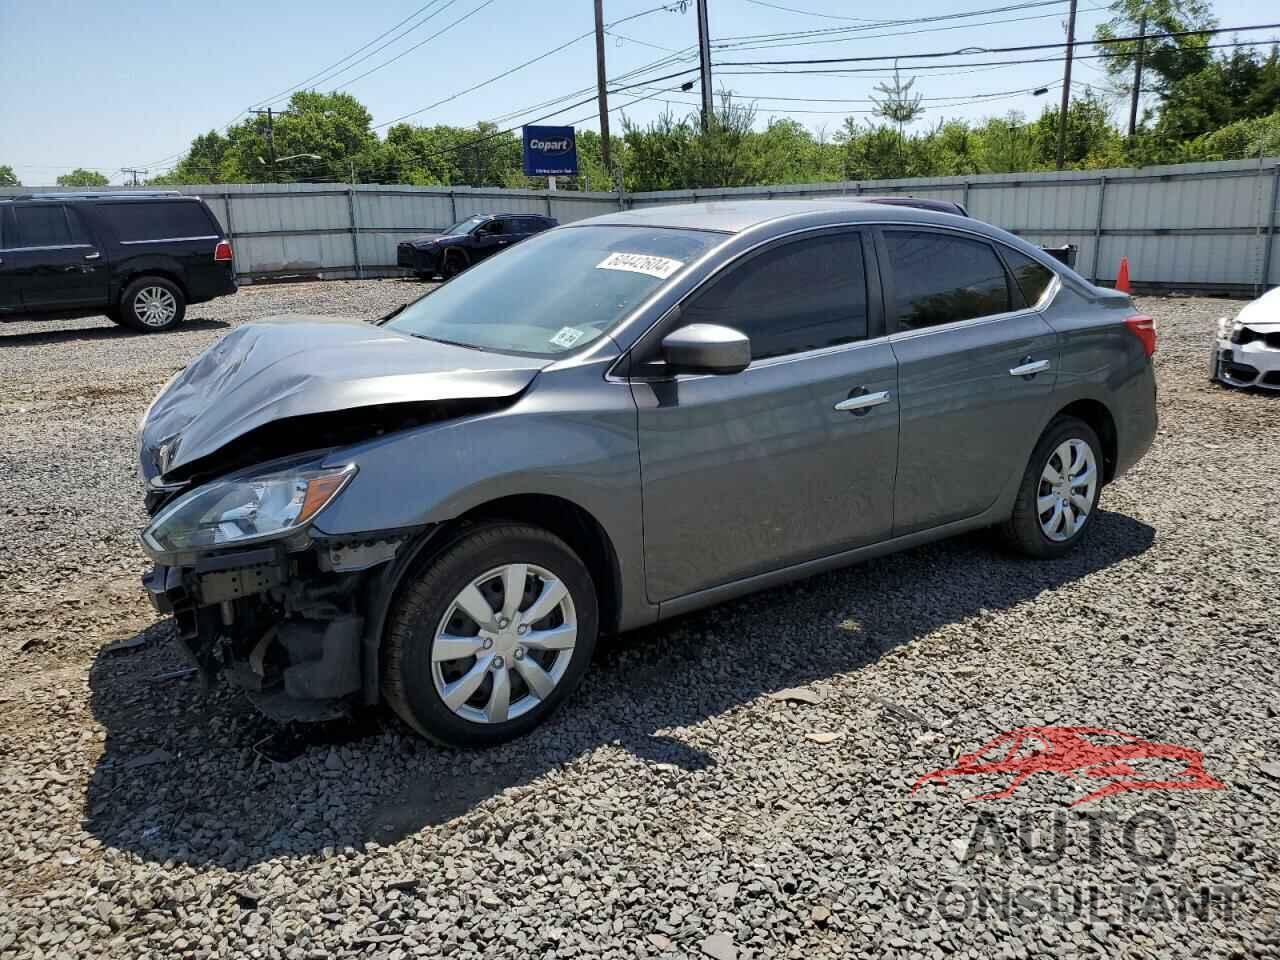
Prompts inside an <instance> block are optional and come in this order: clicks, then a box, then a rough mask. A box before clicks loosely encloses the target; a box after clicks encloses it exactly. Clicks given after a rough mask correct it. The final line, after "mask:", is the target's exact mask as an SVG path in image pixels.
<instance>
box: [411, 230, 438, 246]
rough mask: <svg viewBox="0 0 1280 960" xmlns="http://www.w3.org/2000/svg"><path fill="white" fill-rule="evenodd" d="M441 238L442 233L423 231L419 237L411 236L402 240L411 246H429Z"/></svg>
mask: <svg viewBox="0 0 1280 960" xmlns="http://www.w3.org/2000/svg"><path fill="white" fill-rule="evenodd" d="M443 239H444V234H443V233H424V234H423V235H422V236H420V237H412V238H410V239H408V240H406V241H404V242H405V243H407V244H409V245H410V246H411V247H429V246H431V245H432V244H435V243H438V242H439V241H440V240H443Z"/></svg>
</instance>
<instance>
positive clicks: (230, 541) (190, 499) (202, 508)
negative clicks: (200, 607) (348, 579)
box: [142, 464, 356, 554]
mask: <svg viewBox="0 0 1280 960" xmlns="http://www.w3.org/2000/svg"><path fill="white" fill-rule="evenodd" d="M355 472H356V468H355V465H354V464H348V465H346V466H343V467H330V468H323V469H310V470H287V471H282V472H279V473H271V474H266V475H263V476H246V477H240V478H237V479H230V480H219V481H216V482H214V483H210V484H207V485H205V486H203V487H199V488H198V489H196V490H192V491H191V492H190V493H188V494H186V495H185V496H182V497H179V498H178V499H177V500H175V501H174V502H173V503H171V504H170V505H169V506H168V507H166V508H165V509H164V510H162V511H161V512H160V513H159V514H158V515H157V516H156V518H155V519H154V520H153V521H151V525H150V526H149V527H147V529H146V530H145V531H144V532H143V534H142V539H143V542H144V543H145V544H146V546H147V547H148V549H149V550H150V551H154V552H155V553H156V554H181V553H187V552H191V551H203V550H217V549H219V548H221V547H231V546H237V545H240V544H244V543H249V542H254V541H260V540H271V539H275V538H278V537H281V536H286V535H288V534H289V533H290V532H292V531H294V530H298V529H300V528H301V527H303V526H305V525H306V524H307V523H309V522H310V521H311V520H312V519H313V518H314V517H315V515H316V514H318V513H319V512H320V511H321V510H323V509H324V508H325V507H326V506H328V505H329V503H330V502H331V501H332V500H333V498H334V497H336V496H337V495H338V494H339V493H340V492H341V490H342V488H343V487H345V486H346V485H347V483H348V482H349V481H350V480H351V478H352V477H353V476H355Z"/></svg>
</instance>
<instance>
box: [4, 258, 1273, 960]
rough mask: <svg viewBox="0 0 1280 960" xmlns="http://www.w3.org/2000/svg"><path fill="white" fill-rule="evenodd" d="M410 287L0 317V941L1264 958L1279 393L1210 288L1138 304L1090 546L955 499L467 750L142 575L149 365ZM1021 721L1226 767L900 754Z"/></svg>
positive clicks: (639, 652)
mask: <svg viewBox="0 0 1280 960" xmlns="http://www.w3.org/2000/svg"><path fill="white" fill-rule="evenodd" d="M422 289H423V288H422V286H421V285H419V284H415V283H411V282H405V281H373V282H366V283H354V282H335V283H328V284H323V285H321V284H299V285H295V286H273V287H258V288H248V289H245V290H243V291H242V292H241V293H240V294H239V295H238V296H236V297H234V298H230V299H227V300H221V301H217V302H215V303H213V304H209V305H205V306H201V307H197V308H194V309H193V310H192V311H191V322H190V323H189V325H188V326H187V327H186V328H184V329H181V330H179V331H177V332H175V333H172V334H168V335H160V336H151V337H142V336H131V335H127V334H123V333H121V332H120V331H118V330H117V329H116V328H115V327H113V326H111V325H110V324H109V323H108V322H107V321H105V320H102V321H96V320H93V321H68V322H59V323H46V324H8V325H5V326H3V327H0V382H2V383H3V384H4V389H3V391H2V395H0V465H2V466H3V477H4V496H3V498H2V499H0V542H2V543H3V545H4V550H3V551H0V596H3V604H2V606H0V654H2V656H0V758H2V759H0V956H2V957H6V958H7V957H10V956H22V957H27V956H32V957H40V956H47V957H55V956H56V957H78V956H111V957H139V958H143V957H155V958H160V957H172V956H179V955H181V956H193V957H209V956H217V957H239V956H256V957H263V958H287V960H301V958H313V957H314V958H321V957H331V956H377V957H388V958H397V960H399V958H406V957H436V956H449V957H468V956H474V957H486V958H487V957H501V956H523V957H530V956H533V957H551V956H555V957H564V958H572V957H597V956H599V957H618V958H621V957H627V958H631V957H646V956H667V957H683V956H689V957H714V958H721V960H725V958H737V960H745V958H751V957H765V956H781V957H796V958H800V957H804V958H811V957H826V956H832V957H834V956H841V957H846V956H864V955H865V956H868V957H871V956H902V957H908V956H910V957H915V956H929V957H952V956H956V957H974V958H977V957H1031V956H1059V957H1074V956H1108V957H1110V956H1125V957H1133V958H1140V957H1150V958H1154V957H1180V956H1222V957H1229V956H1280V862H1278V861H1280V852H1278V850H1277V847H1278V846H1280V843H1278V840H1280V763H1278V762H1277V761H1278V760H1280V723H1278V722H1277V717H1278V716H1280V694H1277V686H1276V681H1275V661H1276V655H1277V652H1278V648H1280V637H1278V636H1277V626H1276V624H1277V617H1276V608H1277V603H1278V600H1277V597H1278V594H1277V589H1276V587H1277V583H1280V548H1278V547H1277V530H1280V497H1278V496H1277V495H1276V486H1277V477H1278V476H1280V416H1277V414H1278V413H1280V397H1269V396H1266V395H1261V394H1246V393H1233V392H1229V391H1227V390H1225V389H1222V388H1220V387H1216V386H1211V385H1210V384H1208V383H1207V382H1205V379H1204V368H1205V362H1204V361H1205V354H1206V351H1207V349H1208V344H1209V338H1210V332H1211V329H1212V325H1213V322H1214V320H1215V319H1216V317H1217V316H1219V315H1220V314H1222V313H1224V312H1229V311H1230V310H1231V309H1234V307H1233V306H1232V305H1229V304H1225V303H1223V302H1221V301H1209V300H1194V299H1151V300H1146V301H1143V304H1142V305H1143V307H1144V308H1145V309H1146V310H1147V311H1148V312H1150V313H1151V314H1152V315H1154V316H1155V317H1156V318H1157V319H1158V321H1159V323H1160V333H1161V340H1160V351H1159V353H1158V354H1157V361H1158V363H1157V366H1158V370H1159V379H1160V389H1161V393H1160V412H1161V417H1162V425H1161V431H1160V435H1159V437H1158V439H1157V442H1156V445H1155V447H1154V449H1153V450H1152V452H1151V454H1150V455H1149V456H1148V457H1147V458H1146V460H1144V461H1143V463H1142V464H1141V465H1140V466H1139V467H1138V468H1137V469H1135V470H1134V471H1133V472H1132V473H1131V474H1130V475H1129V476H1127V477H1126V478H1124V479H1123V480H1122V481H1120V482H1119V483H1117V484H1116V485H1115V486H1113V487H1111V488H1108V489H1107V491H1106V492H1105V494H1104V501H1103V504H1104V508H1105V512H1103V513H1102V514H1100V516H1099V518H1098V522H1097V523H1096V526H1095V529H1094V533H1093V537H1092V540H1091V542H1090V543H1089V544H1088V546H1087V549H1084V550H1082V551H1079V552H1077V553H1075V554H1074V555H1072V556H1071V557H1069V558H1066V559H1064V560H1060V561H1055V562H1051V563H1039V564H1037V563H1030V562H1026V561H1022V560H1019V559H1015V558H1012V557H1009V556H1006V555H1004V554H1002V553H1000V552H999V551H997V550H995V549H993V547H992V545H991V543H990V542H989V540H988V538H987V537H985V536H970V537H964V538H961V539H958V540H953V541H950V542H947V543H943V544H938V545H934V546H931V547H927V548H922V549H917V550H913V551H910V552H908V553H904V554H900V555H897V556H894V557H889V558H886V559H882V560H878V561H875V562H872V563H867V564H864V565H862V566H859V567H855V568H852V569H849V570H846V571H843V572H839V573H834V574H829V575H825V576H822V577H818V578H815V579H813V580H809V581H806V582H804V583H801V584H798V585H795V586H792V587H788V588H784V589H779V590H775V591H771V592H768V593H765V594H761V595H758V596H755V597H751V598H747V599H744V600H741V601H738V602H735V603H732V604H727V605H725V606H721V607H718V608H715V609H713V610H710V611H706V612H704V613H701V614H698V615H695V616H691V617H687V618H685V619H683V620H681V621H679V622H676V623H672V624H668V625H664V626H662V627H660V628H656V629H653V630H649V631H645V632H643V633H641V634H637V635H629V636H625V637H622V638H618V639H616V640H614V641H612V642H610V643H607V644H604V645H603V648H602V650H601V651H600V653H599V654H598V656H597V662H596V663H595V664H594V665H593V669H592V671H591V673H590V674H589V675H588V678H587V681H586V683H585V684H584V687H583V689H582V691H581V692H580V693H579V694H578V695H577V696H576V697H575V698H574V700H573V701H572V702H571V703H569V704H568V705H567V706H566V708H565V709H564V710H562V711H561V713H560V714H559V715H558V716H557V717H556V718H555V719H554V720H553V721H552V722H551V723H550V724H548V725H547V726H545V727H544V728H542V729H540V730H539V731H538V732H536V733H535V734H533V735H531V736H529V737H527V738H525V739H523V740H521V741H519V742H517V743H513V744H510V745H507V746H505V747H502V748H499V749H496V750H491V751H487V752H483V753H465V752H447V751H443V750H439V749H436V748H433V747H430V746H428V745H426V744H424V743H422V742H420V741H418V740H416V739H415V738H413V737H411V736H409V735H408V734H407V732H406V731H405V729H404V728H403V727H402V726H401V725H400V724H399V723H398V722H397V721H395V720H394V719H393V718H392V717H390V716H389V715H388V714H386V713H384V712H382V711H371V712H369V713H367V714H363V715H361V716H358V717H357V718H356V719H355V721H353V722H351V723H343V724H333V725H326V726H322V727H312V728H280V727H276V726H274V725H272V724H271V723H269V722H267V721H265V720H262V719H260V718H259V717H257V716H256V715H255V714H254V713H253V712H252V711H251V710H249V709H248V708H247V707H246V706H245V704H244V703H243V701H242V700H240V699H239V698H238V697H236V696H234V695H232V694H231V693H230V692H228V691H226V690H225V689H216V690H214V691H212V692H202V691H201V690H200V688H199V686H198V684H197V683H196V682H195V681H194V680H192V679H190V678H189V677H188V676H185V675H183V674H182V673H181V671H182V667H183V664H182V663H181V661H180V660H179V658H178V657H177V656H176V655H175V653H174V652H173V650H172V645H171V644H170V643H168V642H167V640H168V638H169V636H170V631H171V626H170V625H169V624H168V623H167V622H163V621H161V622H156V621H155V618H154V617H153V616H152V614H151V613H150V610H149V608H148V607H147V606H146V604H145V603H144V602H143V600H142V599H141V595H140V591H139V588H138V585H137V576H138V575H139V574H140V573H141V572H142V570H143V567H144V564H143V562H142V558H141V556H140V553H139V551H138V550H137V548H136V546H135V537H136V531H137V529H138V528H139V526H140V525H141V524H142V522H143V514H142V512H141V509H140V506H139V495H138V489H137V481H136V479H135V477H134V472H133V462H132V459H133V443H134V440H133V434H134V425H135V422H136V420H137V417H138V415H139V413H140V412H141V411H142V409H143V408H144V407H145V405H146V403H147V402H148V400H149V398H150V396H151V395H152V394H153V393H154V392H155V391H156V390H157V389H158V388H159V387H160V385H161V384H162V383H163V382H164V381H165V380H166V379H168V377H169V376H170V375H171V374H172V373H173V372H174V371H175V370H176V369H178V368H179V367H180V366H182V365H183V364H184V363H186V362H187V361H188V360H189V359H190V358H191V357H192V356H193V355H194V354H195V353H196V352H197V351H199V350H201V349H203V348H204V347H206V346H207V345H208V344H210V343H212V342H213V341H214V340H216V339H217V338H218V337H219V336H221V335H223V334H225V333H226V332H227V330H228V329H230V327H231V326H234V325H235V324H237V323H240V322H243V321H245V320H247V319H250V318H252V317H255V316H263V315H266V314H268V313H274V312H282V311H289V310H294V311H298V310H305V311H326V312H333V313H356V314H360V315H365V316H374V315H377V314H379V313H382V312H384V311H385V310H387V309H389V308H391V307H393V306H395V305H396V304H398V303H400V302H402V301H404V300H406V299H409V298H411V297H413V296H415V295H417V294H418V293H419V292H421V290H422ZM788 688H798V689H799V690H801V691H802V693H801V694H799V695H795V694H787V695H782V696H778V694H779V692H780V691H784V690H787V689H788ZM771 695H773V696H771ZM1046 724H1057V725H1088V726H1100V727H1108V728H1114V729H1118V730H1123V731H1127V732H1131V733H1135V734H1138V735H1141V736H1143V737H1146V738H1148V739H1151V740H1154V741H1160V742H1166V743H1177V744H1184V745H1186V746H1189V747H1194V748H1196V749H1200V750H1203V751H1204V756H1205V765H1206V769H1207V770H1208V772H1209V773H1210V774H1211V775H1212V776H1214V777H1216V778H1217V779H1219V780H1220V781H1222V782H1223V784H1225V787H1226V788H1225V789H1222V790H1215V791H1168V790H1152V791H1146V792H1128V793H1124V794H1120V795H1116V796H1112V797H1108V798H1106V799H1103V800H1100V801H1096V802H1093V803H1088V804H1083V805H1080V806H1077V807H1070V806H1068V804H1070V803H1071V801H1072V800H1074V799H1077V798H1079V797H1080V796H1082V795H1083V794H1084V793H1085V792H1087V790H1088V789H1093V788H1094V787H1096V786H1097V785H1099V784H1100V783H1102V782H1105V781H1098V780H1084V781H1076V782H1073V781H1071V780H1069V779H1067V778H1064V777H1053V776H1038V777H1035V778H1032V779H1031V780H1029V781H1028V782H1027V783H1026V784H1024V785H1023V786H1022V787H1021V788H1019V789H1018V790H1017V791H1016V792H1015V793H1014V794H1013V795H1012V796H1011V797H1009V798H1007V799H1003V800H998V801H967V800H966V798H967V797H972V796H975V795H976V794H978V793H980V792H982V791H983V790H997V789H999V788H1000V787H1001V786H1003V785H1005V784H1007V782H1008V776H1007V775H1006V776H1005V777H1003V778H999V779H996V780H990V779H988V780H984V781H982V782H973V781H970V782H964V781H959V782H956V783H955V784H954V785H953V786H951V787H947V788H940V787H934V786H928V787H924V788H922V789H921V790H920V791H919V792H917V793H915V794H912V793H911V786H912V784H913V783H914V781H915V779H916V778H917V777H918V776H920V775H921V774H923V773H926V772H928V771H930V770H933V769H936V768H940V767H944V766H949V765H950V764H951V763H952V762H954V758H955V757H956V756H958V755H959V754H960V753H962V752H967V751H972V750H974V749H976V748H977V747H978V746H979V745H980V744H982V743H984V742H985V741H987V740H988V739H990V738H991V737H993V736H995V735H996V734H997V733H999V732H1001V731H1003V730H1007V729H1010V728H1013V727H1018V726H1023V725H1046ZM831 735H834V736H831ZM1086 783H1088V784H1091V785H1092V786H1090V787H1086V786H1085V784H1086ZM1144 812H1145V816H1146V818H1147V819H1146V820H1145V821H1143V820H1142V819H1141V817H1140V815H1142V814H1143V813H1144ZM1135 817H1138V819H1134V818H1135ZM1126 826H1127V827H1128V828H1129V830H1130V833H1129V834H1126ZM1055 828H1058V829H1060V831H1061V833H1062V841H1063V842H1062V846H1061V850H1060V851H1059V852H1057V853H1055V852H1054V849H1053V847H1052V844H1051V842H1050V840H1051V837H1052V834H1053V832H1054V830H1055ZM1020 829H1021V830H1022V836H1021V839H1022V840H1024V841H1026V843H1027V847H1028V849H1027V852H1024V851H1023V849H1022V847H1021V846H1020V838H1019V830H1020ZM1161 829H1163V830H1164V831H1165V836H1164V841H1165V846H1163V847H1162V846H1160V844H1159V843H1156V842H1155V841H1156V840H1158V839H1159V838H1160V837H1161V836H1162V834H1161ZM1126 836H1128V839H1129V841H1131V842H1128V843H1127V842H1126ZM1001 838H1003V839H1004V841H1005V842H1004V843H1003V844H1001V843H1000V840H1001ZM1180 890H1186V891H1190V892H1192V893H1197V894H1200V895H1203V894H1204V893H1206V892H1207V893H1208V894H1209V895H1210V896H1211V897H1212V898H1213V899H1212V902H1211V903H1210V907H1209V909H1208V910H1207V911H1203V912H1202V915H1196V914H1195V913H1194V912H1188V911H1187V910H1186V907H1185V904H1184V905H1183V907H1182V911H1181V913H1180V912H1179V902H1178V899H1177V894H1178V891H1180ZM980 894H981V895H982V896H984V897H986V898H987V902H986V906H987V907H988V908H989V910H990V909H994V906H995V904H997V903H998V902H999V900H1000V898H1001V897H1002V896H1007V895H1014V896H1016V897H1020V898H1022V899H1023V900H1025V901H1029V902H1031V903H1032V905H1031V906H1028V907H1026V909H1024V910H1022V911H1021V912H1019V911H1017V910H1011V911H1010V914H1009V916H1008V918H1007V919H1006V918H1003V917H1001V916H999V915H996V914H994V913H991V912H988V913H986V914H985V915H983V914H982V912H981V911H979V910H978V909H977V907H978V902H977V901H978V897H979V895H980ZM1161 894H1164V895H1167V896H1169V897H1170V898H1171V899H1168V900H1165V899H1162V898H1161ZM1054 897H1056V898H1057V899H1056V901H1054V900H1053V899H1052V898H1054ZM1074 898H1080V899H1081V901H1082V903H1081V904H1080V906H1079V908H1078V909H1077V904H1076V902H1075V899H1074ZM1016 902H1017V901H1015V903H1016ZM1053 903H1056V906H1057V908H1058V909H1057V912H1056V913H1055V912H1053V911H1051V910H1050V909H1049V906H1050V905H1051V904H1053Z"/></svg>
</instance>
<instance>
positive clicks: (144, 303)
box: [133, 287, 178, 327]
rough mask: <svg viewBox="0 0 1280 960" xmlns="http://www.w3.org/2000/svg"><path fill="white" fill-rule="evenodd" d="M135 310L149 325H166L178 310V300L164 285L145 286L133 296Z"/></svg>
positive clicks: (140, 318) (138, 316)
mask: <svg viewBox="0 0 1280 960" xmlns="http://www.w3.org/2000/svg"><path fill="white" fill-rule="evenodd" d="M133 312H134V314H135V315H136V316H137V318H138V319H139V320H141V321H142V322H143V323H144V324H146V325H147V326H148V327H164V326H167V325H168V324H169V323H170V322H172V320H173V318H174V316H175V315H177V312H178V300H177V298H176V297H174V295H173V294H172V293H170V292H169V291H168V290H166V289H165V288H164V287H143V288H142V289H141V290H139V291H138V292H137V294H136V295H135V296H134V298H133Z"/></svg>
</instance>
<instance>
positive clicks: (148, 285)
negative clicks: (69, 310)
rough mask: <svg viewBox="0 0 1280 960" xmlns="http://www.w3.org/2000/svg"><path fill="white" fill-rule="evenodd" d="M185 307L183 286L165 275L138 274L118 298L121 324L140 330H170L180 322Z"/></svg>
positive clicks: (150, 331)
mask: <svg viewBox="0 0 1280 960" xmlns="http://www.w3.org/2000/svg"><path fill="white" fill-rule="evenodd" d="M186 311H187V298H186V297H185V296H183V294H182V289H181V288H180V287H179V286H178V285H177V284H176V283H174V282H173V281H172V280H166V279H165V278H164V277H139V278H138V279H137V280H135V281H133V283H131V284H129V286H128V287H126V288H125V291H124V295H123V296H122V297H121V298H120V316H121V321H122V322H123V324H124V326H126V327H130V328H132V329H134V330H140V331H142V332H143V333H158V332H160V331H162V330H172V329H173V328H174V327H176V326H177V325H178V324H180V323H181V322H182V318H183V316H184V315H185V314H186ZM108 316H110V314H108ZM113 319H114V318H113Z"/></svg>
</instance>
